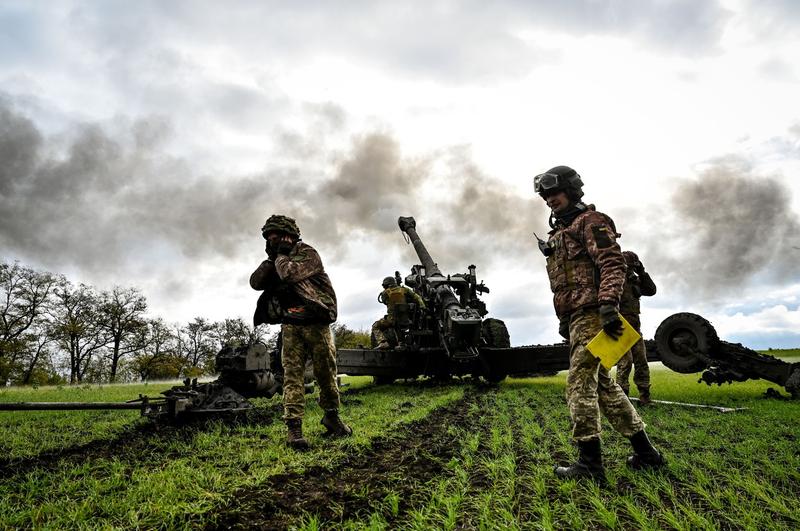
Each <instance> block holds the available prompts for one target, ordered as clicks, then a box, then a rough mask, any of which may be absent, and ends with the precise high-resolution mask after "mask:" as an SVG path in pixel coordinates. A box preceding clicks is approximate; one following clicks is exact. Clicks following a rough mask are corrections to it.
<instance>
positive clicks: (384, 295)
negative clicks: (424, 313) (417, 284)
mask: <svg viewBox="0 0 800 531" xmlns="http://www.w3.org/2000/svg"><path fill="white" fill-rule="evenodd" d="M378 300H379V301H381V302H382V303H383V304H385V305H386V313H387V314H388V315H389V317H392V316H393V315H394V307H395V305H396V304H416V305H417V307H418V308H425V301H424V300H422V297H420V296H419V294H417V292H416V291H414V290H412V289H409V288H407V287H405V286H392V287H390V288H386V289H385V290H383V291H382V292H381V294H380V295H378Z"/></svg>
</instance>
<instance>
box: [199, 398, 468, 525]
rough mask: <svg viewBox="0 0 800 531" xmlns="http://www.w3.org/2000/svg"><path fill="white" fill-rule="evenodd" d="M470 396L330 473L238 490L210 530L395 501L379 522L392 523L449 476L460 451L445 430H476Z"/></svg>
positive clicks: (355, 512)
mask: <svg viewBox="0 0 800 531" xmlns="http://www.w3.org/2000/svg"><path fill="white" fill-rule="evenodd" d="M475 396H476V393H475V392H468V393H465V395H464V398H463V399H461V400H459V401H457V402H455V403H453V404H451V405H448V406H445V407H442V408H439V409H437V410H435V411H433V412H432V413H431V414H430V415H428V416H427V417H426V418H424V419H422V420H420V421H417V422H414V423H411V424H409V425H408V426H406V427H405V429H404V431H403V434H402V435H401V436H399V437H393V438H389V439H384V440H380V441H377V442H375V443H373V445H372V447H371V448H370V449H368V450H366V451H364V452H360V453H358V454H354V455H348V456H346V457H345V458H344V459H343V460H342V461H340V462H339V463H338V464H337V465H336V466H334V467H333V468H323V467H313V468H311V469H308V470H306V472H305V473H303V474H284V475H278V476H273V477H272V478H270V480H269V481H268V482H267V483H265V484H262V485H258V486H256V487H252V488H247V489H241V490H239V491H237V492H235V493H234V494H233V496H232V497H231V502H229V503H228V504H227V505H224V506H221V507H219V508H218V509H217V510H215V511H213V513H211V514H208V519H209V520H212V521H215V524H214V525H212V526H210V527H209V528H210V529H254V528H255V529H286V528H287V526H288V525H289V523H290V522H291V521H293V520H296V519H297V518H299V517H301V516H303V515H305V514H316V515H317V516H318V517H319V519H320V522H321V523H323V527H324V523H325V522H329V521H343V520H347V519H350V518H356V517H363V516H366V515H368V514H370V513H372V512H374V511H375V510H376V507H375V506H374V505H373V504H374V503H375V502H380V501H381V500H384V499H385V498H386V497H387V495H390V494H391V495H396V499H397V506H396V511H389V510H387V511H386V512H385V513H384V517H385V518H386V519H387V521H388V522H389V523H390V524H391V522H392V521H394V520H397V521H401V519H402V517H403V516H402V515H403V514H404V513H405V512H406V511H407V510H408V509H409V508H410V507H413V506H414V503H415V501H417V498H418V497H419V495H420V492H424V489H422V488H421V487H422V486H423V485H424V484H426V483H428V482H429V481H431V480H432V479H434V478H436V477H439V476H442V475H443V474H447V473H448V470H447V467H446V465H447V463H448V462H449V461H450V459H451V458H452V457H453V456H454V455H455V453H456V452H457V451H458V445H457V444H454V441H453V440H452V436H451V435H450V434H449V433H448V428H449V427H450V426H458V427H459V428H467V429H476V430H477V429H479V426H477V422H476V420H477V419H476V417H475V416H474V415H470V414H469V413H468V410H469V407H468V405H469V403H471V402H474V401H475V399H476V398H475Z"/></svg>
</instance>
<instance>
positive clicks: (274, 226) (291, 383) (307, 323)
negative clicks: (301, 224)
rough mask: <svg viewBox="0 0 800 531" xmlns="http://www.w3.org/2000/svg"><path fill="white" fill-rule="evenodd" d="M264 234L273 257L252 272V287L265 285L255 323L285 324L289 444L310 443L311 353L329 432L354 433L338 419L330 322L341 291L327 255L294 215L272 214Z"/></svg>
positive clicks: (285, 402)
mask: <svg viewBox="0 0 800 531" xmlns="http://www.w3.org/2000/svg"><path fill="white" fill-rule="evenodd" d="M261 234H262V236H264V239H265V240H267V246H266V251H267V257H268V258H267V260H264V261H263V262H262V263H261V265H260V266H258V269H256V270H255V271H254V272H253V274H252V275H251V276H250V286H251V287H252V288H253V289H256V290H264V293H263V294H262V295H261V297H260V298H259V300H258V305H257V307H256V313H255V316H254V323H255V324H256V325H258V324H260V323H276V322H280V323H281V335H282V338H283V349H282V352H281V361H282V362H283V370H284V382H283V408H284V420H285V421H286V426H287V428H288V435H287V443H288V444H289V445H290V446H291V447H293V448H296V449H306V448H308V442H307V441H306V439H305V438H304V437H303V428H302V422H303V410H304V407H305V401H306V399H305V392H304V378H303V375H304V372H305V365H306V359H307V357H311V359H312V361H313V365H314V377H315V378H316V380H317V384H318V385H319V389H320V391H319V403H320V406H322V408H323V409H324V410H325V415H324V416H323V418H322V425H323V426H325V428H327V430H328V431H327V435H333V436H337V437H342V436H348V435H351V434H352V432H353V430H351V429H350V427H349V426H347V425H346V424H345V423H344V422H342V420H341V419H340V418H339V389H338V388H337V386H336V348H335V347H334V344H333V337H332V335H331V329H330V323H332V322H334V321H335V320H336V311H337V309H336V293H335V292H334V291H333V286H332V285H331V281H330V278H328V275H327V273H325V269H324V268H323V266H322V260H321V259H320V257H319V254H318V253H317V251H315V250H314V248H313V247H311V246H310V245H308V244H307V243H305V242H303V241H302V240H301V239H300V230H299V229H298V228H297V224H296V223H295V221H294V219H292V218H289V217H286V216H281V215H273V216H270V217H269V218H268V219H267V222H266V223H265V224H264V226H263V227H262V229H261Z"/></svg>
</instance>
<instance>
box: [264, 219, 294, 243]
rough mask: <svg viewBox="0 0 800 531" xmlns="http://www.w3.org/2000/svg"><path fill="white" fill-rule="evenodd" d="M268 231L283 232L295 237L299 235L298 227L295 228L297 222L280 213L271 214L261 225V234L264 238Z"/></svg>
mask: <svg viewBox="0 0 800 531" xmlns="http://www.w3.org/2000/svg"><path fill="white" fill-rule="evenodd" d="M270 232H285V233H286V234H289V235H291V236H294V237H295V238H299V237H300V229H299V228H297V222H296V221H295V220H294V219H293V218H290V217H288V216H283V215H281V214H273V215H271V216H270V217H268V218H267V221H266V223H264V226H263V227H261V235H262V236H263V237H264V239H266V238H267V234H268V233H270Z"/></svg>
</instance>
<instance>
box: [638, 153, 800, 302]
mask: <svg viewBox="0 0 800 531" xmlns="http://www.w3.org/2000/svg"><path fill="white" fill-rule="evenodd" d="M672 205H673V208H674V213H675V214H676V215H677V219H676V221H675V223H674V224H673V225H672V227H666V228H665V227H664V224H663V223H660V224H659V225H660V226H661V227H662V228H658V226H654V229H655V230H654V231H653V232H652V233H651V238H650V242H651V244H653V246H651V247H650V248H649V250H648V254H649V255H650V260H651V261H654V264H655V268H657V269H658V270H659V271H660V273H661V274H662V275H666V276H669V277H671V278H672V280H673V281H676V282H679V283H681V284H683V285H684V286H685V287H686V288H687V289H690V290H692V291H699V292H702V293H704V294H706V295H710V296H717V295H723V294H726V293H728V294H729V293H730V289H731V288H734V287H744V286H746V285H747V284H748V283H750V282H751V281H753V280H755V279H760V280H762V281H765V282H772V283H774V282H785V281H790V280H793V281H797V280H800V270H799V269H798V268H797V260H798V258H800V222H799V221H798V216H797V213H796V212H794V211H793V210H792V208H791V192H790V190H789V189H788V187H787V186H785V185H784V184H783V183H782V182H781V181H779V180H778V179H776V178H774V177H769V176H762V175H757V174H755V173H754V172H753V170H752V168H751V167H750V165H749V164H747V163H746V162H745V161H743V160H742V159H739V158H737V157H727V158H724V159H719V160H716V161H714V162H713V163H712V165H711V166H710V167H709V168H708V169H706V170H705V171H703V172H702V173H701V174H700V175H699V176H698V179H697V180H692V181H684V182H682V183H681V184H680V185H679V186H678V188H677V190H676V191H675V193H674V195H673V197H672ZM665 251H666V252H665ZM654 258H655V260H654Z"/></svg>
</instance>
